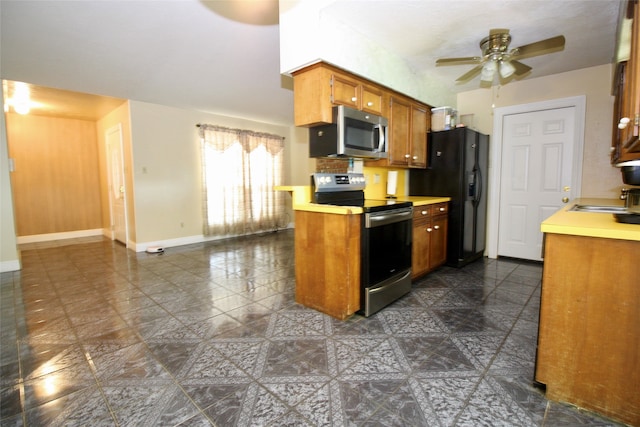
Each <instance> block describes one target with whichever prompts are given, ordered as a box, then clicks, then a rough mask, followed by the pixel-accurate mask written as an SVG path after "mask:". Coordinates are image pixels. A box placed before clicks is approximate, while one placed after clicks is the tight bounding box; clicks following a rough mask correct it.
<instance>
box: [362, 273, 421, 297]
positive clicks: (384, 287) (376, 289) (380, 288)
mask: <svg viewBox="0 0 640 427" xmlns="http://www.w3.org/2000/svg"><path fill="white" fill-rule="evenodd" d="M409 275H411V270H408V271H407V272H406V273H404V274H403V275H402V276H400V277H395V276H394V277H393V278H392V279H393V280H392V281H390V283H387V284H386V285H382V286H378V287H370V288H367V292H369V294H377V293H380V292H384V291H386V290H387V289H389V288H390V287H393V286H398V282H399V281H401V280H402V279H405V278H406V277H407V276H409Z"/></svg>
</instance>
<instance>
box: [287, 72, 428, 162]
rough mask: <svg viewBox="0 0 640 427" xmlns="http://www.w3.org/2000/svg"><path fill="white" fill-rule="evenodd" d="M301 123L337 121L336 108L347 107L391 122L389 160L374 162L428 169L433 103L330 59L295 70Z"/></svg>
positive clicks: (297, 121)
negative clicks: (397, 90) (387, 85)
mask: <svg viewBox="0 0 640 427" xmlns="http://www.w3.org/2000/svg"><path fill="white" fill-rule="evenodd" d="M293 100H294V120H295V125H296V126H307V127H310V126H315V125H319V124H326V123H332V120H333V113H332V108H333V107H334V106H336V105H346V106H348V107H351V108H355V109H358V110H362V111H366V112H369V113H372V114H377V115H381V116H383V117H386V118H387V119H388V120H389V141H388V144H387V151H388V156H389V157H388V158H387V159H384V160H378V161H374V162H367V164H371V165H372V166H395V167H409V168H424V167H426V164H427V129H429V123H430V120H431V107H430V106H428V105H426V104H423V103H420V102H418V101H416V100H413V99H411V98H409V97H407V96H404V95H402V94H400V93H398V92H395V91H392V90H391V89H388V88H385V87H383V86H381V85H378V84H376V83H374V82H371V81H369V80H366V79H363V78H360V77H357V76H354V75H352V74H350V73H348V72H346V71H343V70H340V69H339V68H336V67H334V66H331V65H329V64H325V63H322V62H320V63H317V64H313V65H310V66H309V67H306V68H303V69H301V70H298V71H296V72H294V73H293Z"/></svg>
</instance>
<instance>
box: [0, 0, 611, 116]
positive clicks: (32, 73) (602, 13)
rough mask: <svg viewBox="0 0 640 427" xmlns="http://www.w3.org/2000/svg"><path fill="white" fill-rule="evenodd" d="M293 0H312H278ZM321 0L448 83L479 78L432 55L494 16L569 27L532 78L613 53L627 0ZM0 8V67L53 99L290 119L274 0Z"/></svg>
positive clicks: (450, 50) (89, 0)
mask: <svg viewBox="0 0 640 427" xmlns="http://www.w3.org/2000/svg"><path fill="white" fill-rule="evenodd" d="M298 1H315V0H281V2H290V3H291V2H292V3H297V2H298ZM324 2H325V3H326V6H324V9H323V13H327V14H330V15H331V16H332V17H334V18H335V19H339V20H341V21H342V22H344V24H345V25H348V26H350V27H351V28H352V29H353V31H356V32H358V33H359V34H361V35H363V36H364V37H366V38H368V39H370V40H371V41H372V42H374V43H377V44H379V45H380V46H381V48H383V49H385V50H387V51H389V52H394V53H395V54H396V55H398V56H400V57H402V58H403V59H404V60H405V61H406V62H407V63H408V64H409V66H410V68H411V69H413V70H416V73H420V74H424V75H426V76H428V77H427V78H430V79H434V80H437V81H440V82H441V84H442V85H445V86H446V87H448V88H449V89H450V90H451V91H453V92H460V91H466V90H471V89H475V88H478V87H479V84H478V83H479V79H477V78H476V79H475V80H472V81H470V82H467V83H464V84H456V83H455V80H456V79H457V78H458V77H459V76H460V75H462V74H464V73H465V72H466V71H468V70H469V69H471V68H472V66H470V65H457V66H448V67H436V66H435V60H436V59H437V58H440V57H452V56H454V57H459V56H477V55H478V54H479V53H480V48H479V46H478V43H479V42H480V40H481V39H482V38H483V37H485V36H486V35H488V32H489V29H491V28H508V29H509V30H510V34H511V36H512V42H511V46H512V47H516V46H520V45H524V44H528V43H532V42H535V41H538V40H540V39H544V38H548V37H552V36H556V35H559V34H562V35H564V36H565V38H566V45H565V49H564V51H562V52H555V53H552V54H549V55H544V56H538V57H534V58H530V59H527V60H525V61H523V62H525V63H526V64H527V65H529V66H531V67H533V70H532V71H531V72H530V73H529V74H528V75H527V76H525V78H536V77H541V76H545V75H549V74H556V73H561V72H565V71H570V70H575V69H580V68H586V67H591V66H595V65H602V64H608V63H612V62H613V61H614V58H615V56H616V51H615V46H616V37H617V31H618V27H619V13H620V10H621V8H623V6H624V2H623V1H621V0H597V1H595V0H593V1H584V0H563V1H557V0H493V1H487V0H378V1H363V0H324ZM0 15H1V21H0V31H1V33H0V36H1V45H0V47H1V50H0V55H1V56H0V61H1V62H0V72H1V77H2V79H6V80H10V81H19V82H26V83H29V84H32V85H34V87H33V88H32V89H33V94H34V96H35V97H39V99H34V101H36V102H39V103H40V104H41V105H42V106H46V105H48V107H46V108H48V109H49V110H55V109H56V108H62V107H61V105H63V104H66V105H68V104H69V103H72V101H70V100H69V99H67V98H65V97H68V96H71V97H73V96H74V95H75V94H73V93H66V94H60V93H58V94H56V93H55V91H51V90H50V88H53V89H64V90H66V91H73V92H79V93H81V95H80V97H81V98H83V97H84V100H85V101H87V102H91V101H95V102H98V103H102V105H103V106H108V105H110V104H109V103H111V102H113V103H118V102H122V100H125V99H133V100H137V101H143V102H150V103H156V104H162V105H168V106H174V107H178V108H185V109H193V110H199V111H204V112H210V113H216V114H223V115H227V116H236V117H243V118H248V119H252V120H257V121H265V122H271V123H280V124H292V122H293V93H292V83H291V79H290V78H289V77H288V76H283V75H281V74H280V64H279V59H280V41H279V28H278V19H277V18H278V2H277V0H223V1H198V0H175V1H153V0H141V1H118V2H114V1H94V0H82V1H57V0H49V1H2V2H0ZM336 48H337V49H339V48H340V46H337V47H336ZM338 65H340V64H338ZM43 87H44V88H49V89H44V88H43ZM11 88H12V86H7V87H6V90H7V91H8V92H11V90H12V89H11ZM87 94H90V95H91V96H89V95H87ZM8 95H11V93H9V94H8ZM92 95H99V96H98V97H94V96H92ZM87 96H89V98H87ZM104 97H107V98H104ZM114 98H115V99H114ZM56 102H57V104H58V107H55V105H56V104H55V103H56ZM47 103H48V104H47ZM43 108H45V107H43ZM87 108H89V107H86V105H85V107H83V109H84V110H85V112H86V111H87ZM91 108H94V109H96V108H98V107H95V106H94V107H91ZM96 111H99V110H96ZM44 113H45V112H42V114H44ZM65 114H66V115H71V114H73V112H72V111H70V110H68V111H67V112H66V113H65ZM96 114H99V113H96Z"/></svg>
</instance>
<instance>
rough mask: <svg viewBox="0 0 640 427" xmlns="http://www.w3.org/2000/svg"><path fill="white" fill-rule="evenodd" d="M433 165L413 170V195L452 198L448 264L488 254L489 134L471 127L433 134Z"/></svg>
mask: <svg viewBox="0 0 640 427" xmlns="http://www.w3.org/2000/svg"><path fill="white" fill-rule="evenodd" d="M427 156H428V157H427V168H426V169H412V170H411V172H410V173H409V194H410V195H412V196H448V197H451V202H450V206H449V235H448V238H447V265H449V266H452V267H462V266H464V265H466V264H468V263H470V262H471V261H474V260H476V259H478V258H480V257H482V255H483V253H484V248H485V244H486V237H487V231H486V230H487V188H488V185H487V175H488V172H487V167H488V164H489V137H488V136H487V135H483V134H481V133H479V132H476V131H474V130H471V129H468V128H466V127H460V128H455V129H451V130H445V131H441V132H431V133H429V134H427Z"/></svg>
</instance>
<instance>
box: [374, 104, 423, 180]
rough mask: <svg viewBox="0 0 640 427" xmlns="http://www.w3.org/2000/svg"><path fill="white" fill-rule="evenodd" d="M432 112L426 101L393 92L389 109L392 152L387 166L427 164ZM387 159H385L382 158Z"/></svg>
mask: <svg viewBox="0 0 640 427" xmlns="http://www.w3.org/2000/svg"><path fill="white" fill-rule="evenodd" d="M427 128H428V114H427V108H426V107H425V106H424V105H421V104H417V103H415V102H413V101H411V100H410V99H407V98H404V97H398V96H392V97H391V99H390V109H389V149H388V150H389V152H388V157H387V159H386V162H387V166H401V167H409V168H425V167H426V166H427ZM378 163H379V166H382V165H381V164H380V163H384V160H381V161H379V162H378Z"/></svg>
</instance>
